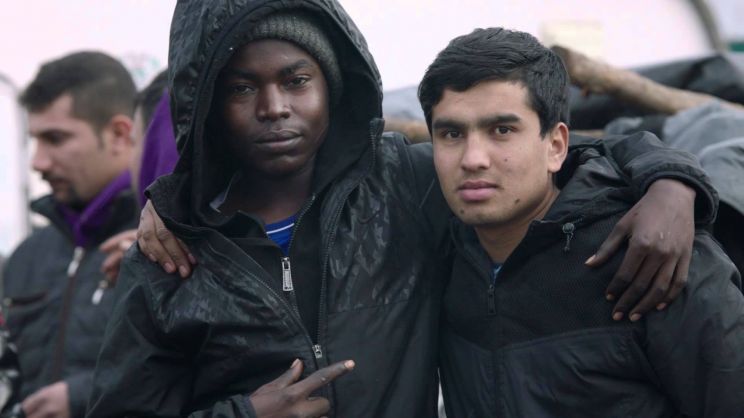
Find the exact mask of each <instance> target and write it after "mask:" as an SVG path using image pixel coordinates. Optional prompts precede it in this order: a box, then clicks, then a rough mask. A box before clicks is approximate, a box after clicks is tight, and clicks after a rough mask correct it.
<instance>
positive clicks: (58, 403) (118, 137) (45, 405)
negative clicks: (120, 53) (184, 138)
mask: <svg viewBox="0 0 744 418" xmlns="http://www.w3.org/2000/svg"><path fill="white" fill-rule="evenodd" d="M136 93H137V90H136V87H135V85H134V82H133V81H132V77H131V75H130V74H129V72H128V71H127V69H126V68H125V67H124V66H123V65H122V64H121V63H120V62H119V61H117V60H116V59H114V58H112V57H110V56H108V55H106V54H103V53H100V52H79V53H74V54H70V55H67V56H65V57H62V58H59V59H56V60H53V61H51V62H48V63H46V64H44V65H43V66H42V67H41V69H40V70H39V73H38V74H37V75H36V78H35V79H34V80H33V81H32V82H31V83H30V85H29V86H28V87H27V88H26V89H25V91H24V92H23V93H22V94H21V96H20V98H19V101H20V104H21V105H22V106H23V107H24V108H25V109H26V110H27V111H28V127H29V133H30V135H31V136H32V137H34V138H35V151H34V155H33V159H32V167H33V169H34V170H35V171H37V172H38V173H39V174H40V175H41V177H42V179H44V180H45V181H46V182H47V183H48V184H49V186H50V188H51V193H50V194H49V195H47V196H44V197H42V198H40V199H38V200H36V201H34V202H33V203H32V204H31V209H32V210H33V211H35V212H37V213H39V214H41V215H43V216H44V217H46V218H47V219H48V220H49V223H50V225H48V226H46V227H43V228H39V229H38V230H36V231H34V233H33V234H32V235H31V236H30V237H28V238H27V239H26V240H25V241H24V242H23V243H21V245H20V246H19V247H18V248H17V249H16V250H15V251H14V253H13V255H12V256H11V257H10V259H9V260H8V263H7V264H6V266H5V272H4V283H3V291H4V294H3V295H4V299H3V303H4V307H3V309H4V313H5V315H6V318H7V327H8V331H9V333H10V341H11V342H12V343H13V344H15V345H16V347H17V348H18V360H19V364H20V372H21V377H22V381H23V383H22V386H21V399H22V401H21V402H20V403H19V404H18V405H17V409H21V410H22V411H23V413H24V414H25V415H26V416H27V417H28V418H40V417H60V418H68V417H73V418H74V417H82V416H83V415H84V414H85V407H86V404H87V400H88V396H89V394H90V386H91V379H92V373H93V369H94V367H95V364H96V358H97V355H98V350H99V348H100V346H101V340H102V338H103V333H104V330H105V328H106V322H107V321H108V317H109V314H110V312H111V307H112V306H113V301H114V297H113V292H111V291H110V288H111V287H112V285H113V283H112V282H110V281H108V280H106V278H105V277H104V275H103V274H101V271H100V266H101V263H102V261H103V259H104V254H103V253H102V252H101V251H99V249H98V246H99V245H100V244H101V242H103V241H104V240H106V239H107V238H109V237H111V236H113V235H114V234H117V233H119V232H121V231H122V230H125V229H130V228H132V227H133V226H135V225H136V221H137V211H136V207H137V206H136V200H135V198H134V195H133V193H132V192H131V181H130V174H129V160H130V158H131V154H132V152H133V148H134V147H133V143H132V139H131V130H132V125H133V121H132V112H133V108H134V106H133V105H134V97H135V95H136Z"/></svg>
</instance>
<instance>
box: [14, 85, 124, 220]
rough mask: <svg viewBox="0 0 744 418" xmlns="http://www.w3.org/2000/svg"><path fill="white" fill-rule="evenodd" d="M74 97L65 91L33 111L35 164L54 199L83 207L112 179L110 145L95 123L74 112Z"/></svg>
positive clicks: (30, 126)
mask: <svg viewBox="0 0 744 418" xmlns="http://www.w3.org/2000/svg"><path fill="white" fill-rule="evenodd" d="M72 109H73V98H72V96H71V95H69V94H63V95H62V96H60V97H59V98H57V99H56V100H54V101H53V102H52V103H51V104H50V105H49V106H48V107H47V108H46V109H44V110H43V111H41V112H35V113H29V115H28V123H29V131H30V133H31V136H33V137H34V138H36V152H35V153H34V156H33V160H32V167H33V169H34V170H36V171H38V172H39V173H40V174H41V176H42V178H43V179H44V180H46V181H47V182H48V183H49V186H50V187H51V189H52V194H53V196H54V198H55V199H56V200H57V201H58V202H60V203H62V204H65V205H67V206H70V207H73V208H76V209H81V208H83V207H84V206H85V205H86V204H87V203H88V202H89V201H90V200H91V199H93V197H95V196H96V195H97V194H98V193H99V192H100V191H101V190H102V189H103V188H104V187H105V186H106V184H108V182H109V181H111V179H112V178H111V174H110V171H111V167H110V161H109V156H108V146H107V144H105V143H104V141H102V139H101V138H100V137H99V135H98V134H97V133H96V131H95V130H94V128H93V126H92V125H91V124H90V123H88V122H87V121H85V120H82V119H77V118H76V117H74V116H73V115H72Z"/></svg>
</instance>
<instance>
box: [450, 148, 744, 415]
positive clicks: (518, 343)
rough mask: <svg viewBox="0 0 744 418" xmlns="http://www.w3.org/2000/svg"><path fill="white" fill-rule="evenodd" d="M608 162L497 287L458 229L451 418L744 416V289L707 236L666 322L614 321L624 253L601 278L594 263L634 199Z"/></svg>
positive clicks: (535, 233) (600, 160) (593, 153)
mask: <svg viewBox="0 0 744 418" xmlns="http://www.w3.org/2000/svg"><path fill="white" fill-rule="evenodd" d="M601 151H602V150H601V148H595V147H589V148H586V149H584V150H583V151H581V157H580V159H581V160H583V161H585V162H584V164H583V165H581V166H579V167H578V168H576V167H575V166H574V167H571V164H574V163H575V161H573V162H571V161H570V162H569V163H568V171H574V170H575V171H574V173H573V177H572V178H571V179H570V180H568V181H567V182H566V181H565V179H562V180H561V181H560V182H559V186H560V187H561V193H560V195H559V196H558V198H557V200H556V201H555V203H554V204H553V205H552V207H551V208H550V210H549V211H548V214H547V215H546V216H545V218H544V219H543V220H540V221H535V222H533V223H532V224H531V225H530V228H529V230H528V232H527V234H526V236H525V237H524V239H523V240H522V241H521V242H520V243H519V245H518V246H517V247H516V248H515V250H514V252H513V253H512V254H511V255H510V256H509V257H508V258H507V260H506V261H505V262H504V264H503V265H502V266H501V270H500V271H499V272H498V275H497V276H496V278H495V279H493V278H492V273H491V271H492V267H491V262H490V259H489V258H488V256H487V254H486V253H485V251H484V250H483V249H482V247H481V246H480V245H479V243H478V240H477V237H476V236H475V232H474V230H473V229H472V228H471V227H467V226H465V225H463V224H462V223H460V222H457V221H455V222H453V240H454V242H455V243H456V248H457V251H456V254H457V255H456V256H455V261H454V264H453V271H452V279H451V281H450V283H449V285H448V288H447V291H446V296H445V302H444V317H445V320H444V324H443V331H442V344H441V349H440V355H441V375H442V385H443V390H444V399H445V405H446V410H447V414H448V415H449V416H453V417H486V416H492V417H504V418H506V417H568V416H570V417H644V418H653V417H671V416H690V417H721V418H723V417H727V418H734V417H744V397H742V393H741V390H742V388H743V387H744V351H742V347H744V298H743V297H742V294H741V292H740V291H739V287H740V285H741V282H740V277H739V275H738V273H737V271H736V268H735V267H734V265H733V264H732V263H731V261H730V260H729V259H728V258H727V257H726V256H725V255H724V253H723V251H722V250H721V249H720V248H719V247H718V245H716V243H715V242H714V240H713V239H712V238H711V236H710V235H709V234H708V233H707V232H705V231H702V230H701V231H698V233H697V234H696V238H695V243H694V248H693V256H692V261H691V265H690V271H689V282H688V284H687V287H686V289H685V290H684V291H683V293H682V295H681V296H680V297H679V298H678V299H677V300H676V301H674V302H672V304H671V305H670V306H669V307H668V308H667V309H666V310H665V311H662V312H652V313H649V314H648V315H646V316H645V317H644V318H643V319H642V320H641V321H638V322H636V323H631V322H629V321H622V322H616V321H613V320H612V319H611V315H612V306H613V303H610V302H607V301H605V300H604V298H603V297H602V295H603V292H604V289H605V288H606V286H607V284H608V283H609V281H610V280H611V279H612V277H613V275H614V273H615V272H616V271H617V268H618V267H619V265H620V262H621V261H622V258H623V255H624V254H622V253H618V254H616V255H615V256H613V257H612V259H611V260H610V261H609V262H608V263H606V264H605V265H603V266H601V267H599V268H589V267H586V266H585V265H584V260H586V259H587V258H588V257H589V256H590V255H592V254H593V253H594V251H596V248H597V247H598V246H599V245H600V244H601V242H602V241H603V240H604V239H605V238H606V236H607V234H608V233H609V232H610V231H611V229H612V227H613V226H614V225H615V223H616V222H617V221H618V220H619V219H620V217H622V215H623V214H624V213H625V212H626V211H627V210H628V209H629V208H630V206H631V203H632V201H633V200H634V199H633V198H632V193H629V191H628V190H627V189H624V188H623V187H622V184H621V183H617V182H616V181H613V180H612V178H611V177H608V173H611V166H610V165H609V164H608V161H607V160H606V159H605V158H604V157H603V156H602V152H601ZM574 152H576V150H574ZM566 171H567V170H565V169H564V171H563V172H562V173H563V174H566Z"/></svg>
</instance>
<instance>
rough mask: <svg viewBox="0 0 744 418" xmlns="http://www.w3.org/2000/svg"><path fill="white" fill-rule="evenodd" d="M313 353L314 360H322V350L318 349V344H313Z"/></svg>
mask: <svg viewBox="0 0 744 418" xmlns="http://www.w3.org/2000/svg"><path fill="white" fill-rule="evenodd" d="M313 352H314V353H315V358H317V359H321V358H323V350H322V349H321V348H320V344H315V345H314V346H313Z"/></svg>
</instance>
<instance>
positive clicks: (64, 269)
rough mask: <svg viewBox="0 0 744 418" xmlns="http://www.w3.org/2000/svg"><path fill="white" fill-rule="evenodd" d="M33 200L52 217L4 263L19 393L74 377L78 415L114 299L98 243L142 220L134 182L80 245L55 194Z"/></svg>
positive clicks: (6, 304) (72, 394)
mask: <svg viewBox="0 0 744 418" xmlns="http://www.w3.org/2000/svg"><path fill="white" fill-rule="evenodd" d="M31 208H32V209H33V210H34V211H35V212H37V213H39V214H41V215H43V216H45V217H47V218H48V219H49V220H50V222H51V225H49V226H46V227H44V228H41V229H40V230H38V231H35V232H34V233H33V234H32V235H31V236H30V237H29V238H27V239H26V240H25V241H24V242H23V243H21V245H20V246H19V247H18V248H17V249H16V250H15V252H14V253H13V255H12V256H11V257H10V259H9V260H8V263H7V264H6V266H5V274H4V283H3V286H4V300H3V304H4V313H5V316H6V321H7V327H8V331H9V333H10V339H11V341H12V342H13V343H14V344H15V345H16V347H17V350H18V360H19V364H20V370H21V378H22V381H23V383H22V385H21V400H22V399H23V398H25V397H26V396H28V395H30V394H31V393H33V392H35V391H36V390H38V389H40V388H41V387H43V386H46V385H49V384H51V383H55V382H57V381H60V380H64V381H66V382H67V384H68V391H69V397H70V412H71V416H72V417H82V416H85V407H86V404H87V401H88V397H89V396H90V388H91V384H92V379H93V369H94V368H95V365H96V358H97V356H98V351H99V349H100V347H101V342H102V340H103V334H104V330H105V327H106V321H107V319H108V317H109V314H110V313H111V309H112V306H113V304H114V297H113V292H112V291H111V289H108V286H107V285H103V286H102V283H107V282H105V281H104V276H103V273H101V264H102V263H103V260H104V258H105V254H103V253H102V252H100V251H99V250H98V245H100V244H101V242H103V241H104V240H105V239H106V238H108V237H110V236H112V235H114V234H116V233H118V232H121V231H123V230H125V229H132V228H134V227H135V226H136V219H137V217H136V214H137V209H136V208H137V203H136V200H135V197H134V195H133V193H132V192H131V191H129V190H127V191H126V192H122V193H120V194H119V195H118V197H116V198H115V200H114V201H113V202H112V203H111V205H110V206H109V207H108V209H107V211H108V212H107V213H108V215H107V216H106V217H105V222H104V223H103V225H101V226H100V228H99V229H98V230H97V231H96V233H95V234H94V235H93V236H91V237H90V238H91V239H90V240H89V242H88V244H86V245H85V246H84V247H77V246H76V245H75V243H74V242H73V236H72V233H71V231H70V227H69V226H68V224H67V223H66V222H65V220H64V219H63V217H62V216H61V215H60V213H59V212H58V211H57V209H56V206H55V203H54V201H53V199H52V197H51V196H46V197H43V198H41V199H39V200H37V201H35V202H34V203H33V204H32V206H31Z"/></svg>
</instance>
